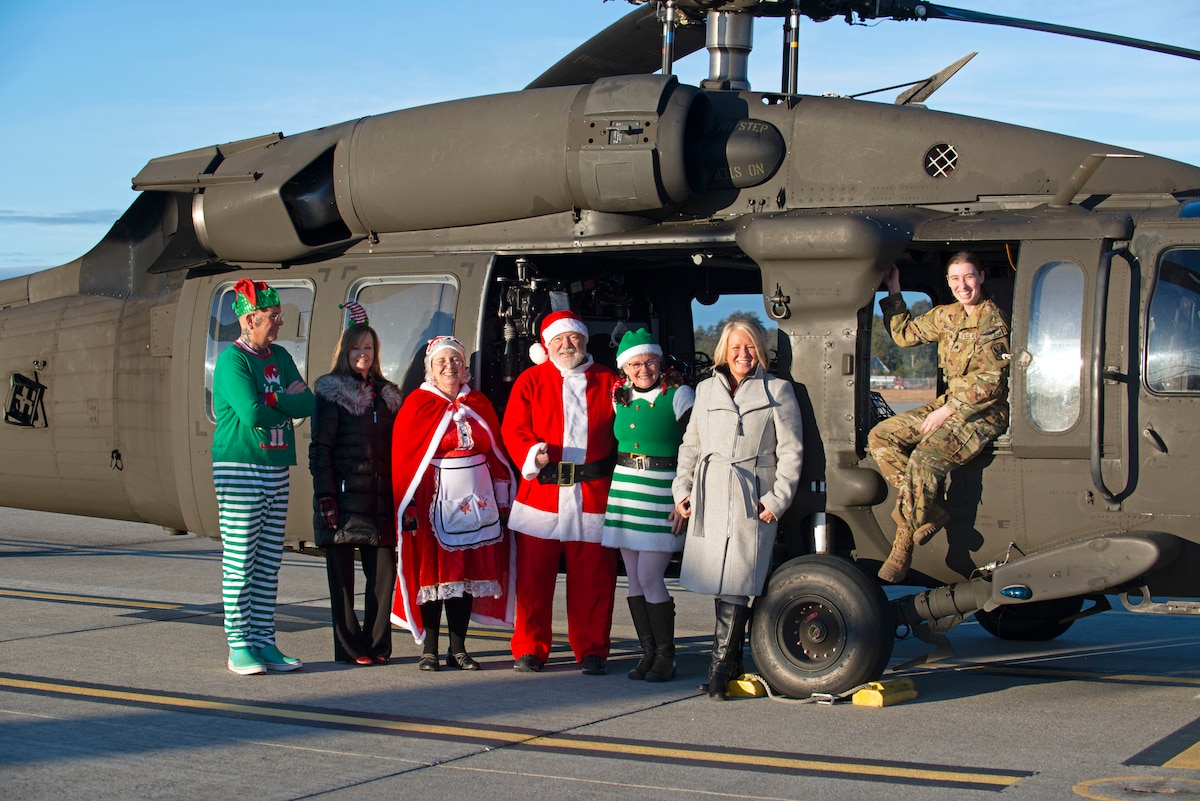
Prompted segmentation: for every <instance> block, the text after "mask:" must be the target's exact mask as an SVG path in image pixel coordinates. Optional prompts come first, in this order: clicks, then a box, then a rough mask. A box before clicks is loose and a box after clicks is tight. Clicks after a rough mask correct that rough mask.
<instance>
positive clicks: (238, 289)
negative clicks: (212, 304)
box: [233, 278, 279, 317]
mask: <svg viewBox="0 0 1200 801" xmlns="http://www.w3.org/2000/svg"><path fill="white" fill-rule="evenodd" d="M278 305H279V293H278V292H276V291H275V290H274V289H271V287H269V286H267V282H266V281H251V280H250V279H249V278H241V279H238V282H237V283H236V284H234V285H233V313H234V314H236V315H237V316H238V317H241V316H243V315H246V314H249V313H250V312H252V311H258V310H259V309H265V308H267V307H268V306H278Z"/></svg>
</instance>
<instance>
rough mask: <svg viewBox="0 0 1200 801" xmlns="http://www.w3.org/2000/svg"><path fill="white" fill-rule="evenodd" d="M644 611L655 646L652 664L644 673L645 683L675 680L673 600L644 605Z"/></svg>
mask: <svg viewBox="0 0 1200 801" xmlns="http://www.w3.org/2000/svg"><path fill="white" fill-rule="evenodd" d="M646 611H647V612H648V613H649V614H650V630H651V631H652V632H654V646H655V656H654V664H653V665H652V666H651V667H650V669H649V670H648V671H646V681H670V680H671V679H673V678H675V599H674V598H672V599H671V600H668V601H664V602H663V603H661V604H646Z"/></svg>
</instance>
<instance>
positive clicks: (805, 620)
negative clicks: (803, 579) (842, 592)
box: [779, 597, 846, 670]
mask: <svg viewBox="0 0 1200 801" xmlns="http://www.w3.org/2000/svg"><path fill="white" fill-rule="evenodd" d="M779 635H780V645H782V646H783V649H782V650H783V652H784V653H785V654H786V655H787V656H788V657H789V660H790V661H791V662H792V663H793V664H794V665H796V667H798V668H800V669H801V670H824V669H825V668H827V667H828V666H829V665H830V664H832V663H833V662H836V661H837V659H838V657H839V656H841V653H842V650H843V649H844V648H845V645H846V625H845V621H844V620H843V619H842V616H841V614H840V613H839V612H838V611H837V609H835V608H834V607H832V606H830V605H829V604H827V603H825V602H824V601H822V600H820V599H818V598H811V597H809V598H797V599H795V600H794V601H793V603H792V605H791V608H790V609H788V610H787V612H786V613H785V614H784V615H782V616H781V618H780V631H779Z"/></svg>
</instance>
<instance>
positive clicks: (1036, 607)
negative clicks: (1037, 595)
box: [975, 596, 1083, 642]
mask: <svg viewBox="0 0 1200 801" xmlns="http://www.w3.org/2000/svg"><path fill="white" fill-rule="evenodd" d="M1082 608H1083V597H1082V596H1077V597H1075V598H1055V599H1054V600H1052V601H1031V602H1029V603H1027V604H1011V605H1005V606H1001V607H998V608H996V609H993V610H992V611H990V612H985V611H983V610H982V609H980V610H979V611H978V612H976V613H975V619H976V620H978V621H979V625H981V626H983V629H984V631H986V632H987V633H988V634H991V635H992V636H993V637H999V638H1000V639H1002V640H1024V641H1026V642H1045V641H1046V640H1053V639H1054V638H1055V637H1058V636H1059V635H1061V634H1063V633H1064V632H1065V631H1066V630H1067V629H1069V628H1071V624H1072V623H1074V622H1075V621H1073V620H1068V621H1066V622H1063V618H1065V617H1070V616H1071V615H1074V614H1076V613H1077V612H1079V610H1080V609H1082Z"/></svg>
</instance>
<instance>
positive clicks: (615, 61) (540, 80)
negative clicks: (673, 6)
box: [525, 4, 704, 89]
mask: <svg viewBox="0 0 1200 801" xmlns="http://www.w3.org/2000/svg"><path fill="white" fill-rule="evenodd" d="M703 47H704V25H701V24H691V25H677V26H676V27H675V47H674V50H675V60H676V61H678V60H679V59H681V58H683V57H684V56H688V55H691V54H692V53H694V52H696V51H697V50H700V49H701V48H703ZM661 68H662V23H661V22H660V21H659V19H658V14H657V10H656V7H655V5H654V4H647V5H644V6H639V7H638V8H636V9H635V10H633V11H631V12H629V13H628V14H626V15H625V16H624V17H621V19H619V20H617V21H616V22H614V23H613V24H612V25H609V26H608V27H607V28H605V29H604V30H602V31H600V32H599V33H598V34H596V35H595V36H593V37H592V38H591V39H588V40H587V41H586V42H584V43H583V44H581V45H580V46H579V47H577V48H575V49H574V50H573V51H571V52H570V53H568V54H567V55H566V56H564V57H563V58H561V59H559V61H558V62H557V63H556V64H554V65H553V66H552V67H550V69H548V70H546V71H545V72H543V73H542V74H541V75H539V76H538V77H537V78H535V79H534V80H533V81H532V82H531V83H530V84H529V85H528V86H526V87H525V88H526V89H545V88H547V87H552V86H578V85H579V84H588V83H593V82H595V81H596V80H597V79H598V78H607V77H610V76H614V75H641V74H650V73H653V72H658V70H660V69H661Z"/></svg>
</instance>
